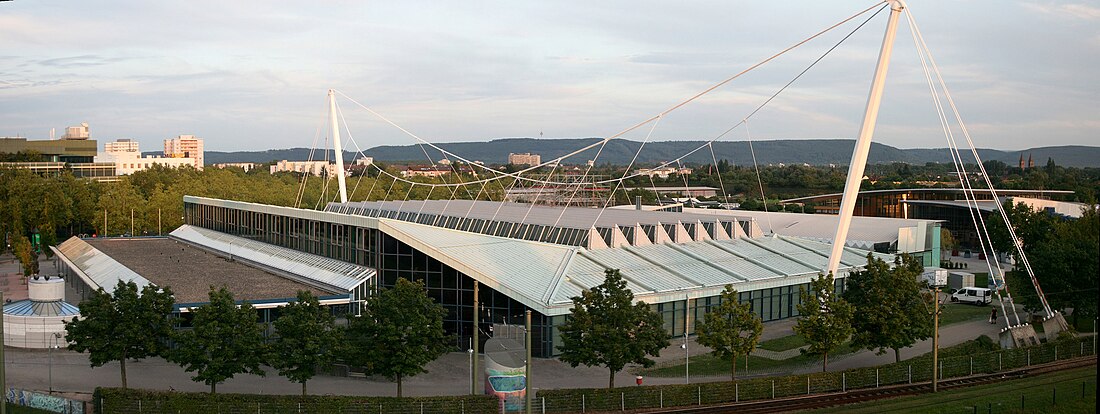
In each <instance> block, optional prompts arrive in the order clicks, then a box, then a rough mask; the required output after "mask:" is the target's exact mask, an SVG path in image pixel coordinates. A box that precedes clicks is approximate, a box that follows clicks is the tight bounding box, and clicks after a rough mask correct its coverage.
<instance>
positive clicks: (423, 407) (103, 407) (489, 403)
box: [93, 388, 500, 414]
mask: <svg viewBox="0 0 1100 414" xmlns="http://www.w3.org/2000/svg"><path fill="white" fill-rule="evenodd" d="M93 402H94V403H95V404H96V412H100V413H112V414H113V413H122V414H128V413H141V414H146V413H172V414H178V413H219V414H238V413H239V414H250V413H251V414H275V413H279V414H284V413H303V414H320V413H325V414H327V413H344V414H389V413H397V414H428V413H431V414H474V413H497V412H500V408H499V402H498V400H497V399H496V398H494V397H490V396H484V395H478V396H460V397H406V398H395V397H349V396H305V397H300V396H289V395H287V396H283V395H255V394H216V395H210V394H206V393H181V392H164V391H146V390H123V389H119V388H97V389H96V393H95V396H94V397H93Z"/></svg>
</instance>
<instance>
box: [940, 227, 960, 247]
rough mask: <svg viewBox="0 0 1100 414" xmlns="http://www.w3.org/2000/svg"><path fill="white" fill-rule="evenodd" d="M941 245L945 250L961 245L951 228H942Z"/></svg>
mask: <svg viewBox="0 0 1100 414" xmlns="http://www.w3.org/2000/svg"><path fill="white" fill-rule="evenodd" d="M940 247H942V248H943V249H944V250H955V249H956V248H958V247H959V241H958V240H955V236H954V235H952V234H951V230H948V229H946V228H940Z"/></svg>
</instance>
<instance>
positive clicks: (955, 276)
mask: <svg viewBox="0 0 1100 414" xmlns="http://www.w3.org/2000/svg"><path fill="white" fill-rule="evenodd" d="M947 287H949V288H951V289H956V290H957V289H962V288H968V287H974V274H973V273H967V272H951V273H950V274H949V275H947Z"/></svg>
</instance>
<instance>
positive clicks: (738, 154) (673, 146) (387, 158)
mask: <svg viewBox="0 0 1100 414" xmlns="http://www.w3.org/2000/svg"><path fill="white" fill-rule="evenodd" d="M598 141H599V139H598V138H575V139H535V138H503V139H496V140H492V141H489V142H453V143H441V144H437V145H438V146H439V147H441V148H444V149H446V150H447V151H450V152H453V153H455V154H459V155H461V156H463V157H467V158H468V159H470V160H471V161H483V162H485V163H489V164H500V163H504V162H507V161H508V153H520V152H531V153H536V154H540V155H542V159H543V161H546V160H550V159H552V158H555V157H559V156H562V155H565V154H568V153H570V152H572V151H575V150H578V149H580V148H583V147H585V146H587V145H590V144H593V143H596V142H598ZM704 143H705V142H704V141H663V142H650V143H647V144H645V149H644V150H643V151H642V153H641V155H640V156H639V157H638V160H637V161H636V162H637V163H640V164H650V165H651V164H655V163H658V162H664V161H669V160H674V159H675V158H676V157H679V156H681V155H683V154H686V153H688V152H690V151H692V150H695V149H696V148H699V147H701V146H703V144H704ZM639 146H641V143H640V142H637V141H627V140H620V139H616V140H612V141H610V142H608V143H607V145H606V146H605V147H604V149H603V152H602V153H601V154H600V159H599V163H601V164H604V163H612V164H620V165H625V164H627V163H629V162H630V160H631V159H632V158H633V157H634V154H635V153H636V152H637V151H638V147H639ZM854 146H855V141H854V140H850V139H812V140H810V139H804V140H776V141H757V142H754V143H753V144H752V147H753V150H755V152H756V159H757V162H758V163H759V164H761V165H767V164H778V163H784V164H811V165H827V164H838V165H847V164H848V162H849V160H851V157H852V148H853V147H854ZM597 149H598V147H596V148H592V149H589V150H587V151H585V152H583V153H581V154H578V155H575V156H573V157H571V158H570V159H569V160H570V161H567V163H569V164H583V163H584V162H585V161H587V160H590V159H592V158H593V157H594V156H595V154H596V150H597ZM427 151H428V154H429V155H430V156H431V157H432V158H433V160H434V161H439V160H440V159H443V155H442V154H441V153H440V151H438V150H434V149H432V148H427ZM365 153H366V154H367V155H368V156H372V157H374V159H375V160H378V161H384V162H422V163H427V158H426V157H425V156H424V152H423V150H422V149H421V148H420V146H418V145H404V146H394V145H384V146H378V147H374V148H371V149H368V150H367V151H365ZM1021 154H1023V157H1024V159H1025V160H1026V159H1027V158H1028V156H1031V157H1032V158H1033V159H1034V160H1035V164H1036V165H1039V166H1042V165H1045V164H1046V162H1047V159H1048V158H1051V159H1053V160H1054V162H1055V163H1057V164H1058V165H1063V166H1074V167H1100V147H1093V146H1069V145H1067V146H1054V147H1037V148H1031V149H1026V150H1022V151H1002V150H995V149H984V148H983V149H979V150H978V155H979V156H980V157H981V158H982V160H983V161H989V160H998V161H1002V162H1005V163H1007V164H1008V165H1012V166H1014V165H1017V163H1018V162H1019V160H1020V155H1021ZM714 156H715V157H717V158H718V159H719V160H721V159H725V160H728V161H729V162H731V163H733V164H734V165H748V164H752V151H750V150H749V144H748V142H744V141H739V142H715V143H714ZM962 156H963V159H964V160H966V161H968V162H973V159H974V158H973V156H972V155H971V154H970V151H969V150H964V151H963V154H962ZM308 157H309V149H307V148H289V149H278V150H267V151H242V152H219V151H207V152H206V164H217V163H223V162H271V161H274V160H305V159H307V158H308ZM353 157H354V154H353V153H351V152H347V153H345V155H344V159H345V160H348V161H350V160H351V159H353ZM320 158H323V154H321V153H320V152H318V153H316V154H314V159H320ZM681 161H682V162H687V163H710V162H711V154H710V150H709V149H708V148H705V147H704V148H702V149H701V150H699V151H697V152H695V153H694V154H692V155H689V156H686V157H683V158H682V159H681ZM868 162H869V163H872V164H884V163H894V162H902V163H909V164H924V163H927V162H937V163H949V162H951V154H950V152H948V150H947V149H946V148H914V149H900V148H895V147H892V146H889V145H885V144H879V143H872V144H871V152H870V154H869V156H868Z"/></svg>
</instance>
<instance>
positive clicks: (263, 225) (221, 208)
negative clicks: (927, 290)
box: [168, 196, 893, 357]
mask: <svg viewBox="0 0 1100 414" xmlns="http://www.w3.org/2000/svg"><path fill="white" fill-rule="evenodd" d="M184 215H185V223H186V224H185V225H184V226H182V227H180V228H179V229H177V230H175V231H173V232H172V236H171V237H172V239H173V240H174V241H169V243H172V242H179V243H185V244H188V243H190V244H201V243H205V244H203V246H205V248H206V249H208V251H209V252H211V253H213V254H217V255H220V256H222V257H238V256H240V253H239V252H238V253H233V252H231V251H229V249H230V246H242V245H251V246H252V250H254V251H266V250H279V251H294V252H300V253H303V254H307V255H309V257H314V258H327V259H329V260H333V261H334V262H335V263H340V264H343V265H347V266H359V267H361V268H363V269H369V270H370V272H373V273H370V274H369V276H367V277H366V280H367V283H368V284H369V285H370V286H377V287H383V288H385V287H390V286H392V285H394V284H395V283H396V281H397V279H398V278H399V277H404V278H408V279H412V280H418V281H422V282H424V284H425V287H426V288H427V291H428V294H429V296H430V297H432V298H433V299H434V300H435V301H436V302H438V303H441V304H442V305H443V306H444V307H445V308H446V309H447V311H448V313H447V316H446V317H445V323H444V326H445V329H446V330H447V332H448V333H450V334H453V335H454V337H453V338H454V341H455V346H456V348H459V349H465V348H466V347H467V346H468V343H469V340H470V338H471V336H472V333H473V326H474V321H473V318H474V316H473V315H474V311H473V310H474V309H473V302H474V301H473V285H474V281H477V282H478V283H480V285H481V288H480V289H479V292H480V293H479V303H480V305H481V308H482V310H481V312H480V313H479V315H480V320H479V321H478V324H477V326H478V327H479V329H480V330H481V331H483V332H484V334H482V335H481V337H482V338H485V337H487V336H488V334H489V333H490V332H491V330H492V327H493V326H494V325H497V324H521V323H522V317H523V315H524V312H525V311H526V310H531V311H532V313H533V316H532V318H533V325H534V332H533V335H532V340H533V343H534V344H535V346H534V350H533V352H534V353H535V355H537V356H543V357H546V356H552V355H554V354H556V353H557V349H556V347H557V346H558V345H560V339H559V337H558V331H557V327H558V326H559V325H561V324H562V323H563V322H564V321H565V318H566V315H568V314H569V310H570V308H571V307H572V301H571V298H572V297H574V296H578V295H580V293H581V292H582V291H583V290H585V289H589V288H591V287H593V286H596V285H598V284H600V283H602V282H603V280H604V270H605V269H619V270H621V272H622V274H623V275H624V277H625V279H626V281H627V285H628V287H629V288H630V289H631V291H633V293H634V295H635V298H636V300H640V301H645V302H646V303H649V304H651V306H652V307H653V308H654V310H656V311H657V312H659V313H660V314H661V315H662V317H663V318H664V321H665V329H666V330H667V331H668V333H669V334H671V335H683V334H684V333H685V332H687V333H688V334H691V333H693V332H694V323H695V322H694V321H695V320H698V319H702V316H703V314H704V313H705V312H706V311H707V309H708V308H709V307H711V306H715V305H717V304H718V295H719V293H720V292H721V290H722V289H723V287H724V286H725V285H727V284H732V285H733V286H734V287H735V288H736V289H737V290H738V291H739V292H740V297H741V300H744V301H747V302H750V303H752V306H753V310H754V311H755V312H756V313H757V315H759V316H760V317H761V318H763V320H765V321H770V320H776V319H783V318H789V317H793V316H797V315H798V312H797V309H796V307H795V306H796V305H797V304H798V303H799V301H800V298H799V289H800V288H802V287H805V286H807V284H808V282H809V280H810V279H811V278H813V277H815V276H816V275H817V274H818V273H819V272H820V271H821V269H824V268H825V267H826V264H827V260H828V255H829V252H830V248H831V245H830V244H827V243H822V242H820V241H815V240H810V239H806V238H798V237H790V236H780V235H774V234H773V235H767V236H765V235H763V234H762V232H761V231H760V228H759V226H758V225H757V224H756V222H755V220H752V219H743V218H738V217H733V216H730V217H726V216H722V217H716V216H713V215H705V214H691V213H683V212H663V211H642V210H614V209H606V210H602V211H601V210H599V209H589V208H566V207H552V206H537V205H536V206H532V205H529V204H518V203H500V202H491V201H468V200H466V201H463V200H451V201H447V200H430V201H406V202H349V203H331V204H329V205H328V206H327V207H326V209H325V211H316V210H304V209H295V208H288V207H278V206H271V205H262V204H254V203H245V202H237V201H228V200H217V199H209V198H201V197H191V196H187V197H184ZM196 234H197V235H201V239H200V238H199V236H196ZM197 240H229V242H227V243H226V244H224V245H215V244H213V243H210V242H203V241H197ZM868 253H869V251H867V250H860V249H855V248H846V249H845V252H844V255H843V258H842V262H841V271H840V274H841V278H840V279H839V280H838V282H837V283H838V285H840V286H841V287H842V285H843V283H842V277H843V276H844V275H845V274H846V272H847V271H849V270H851V269H853V268H859V267H862V266H863V265H864V264H865V263H866V260H867V259H866V256H867V254H868ZM876 255H877V257H881V258H884V259H887V260H891V259H892V257H893V256H892V255H885V254H876ZM258 262H259V263H265V261H264V260H263V259H258ZM168 265H171V263H168ZM232 274H233V273H232V272H227V271H218V272H216V274H210V275H208V279H207V283H211V282H213V281H216V280H219V279H220V278H227V277H232V276H231V275H232ZM363 294H364V293H363V291H362V290H357V291H355V292H352V291H348V292H347V296H348V300H349V302H357V301H359V300H362V296H363Z"/></svg>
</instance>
